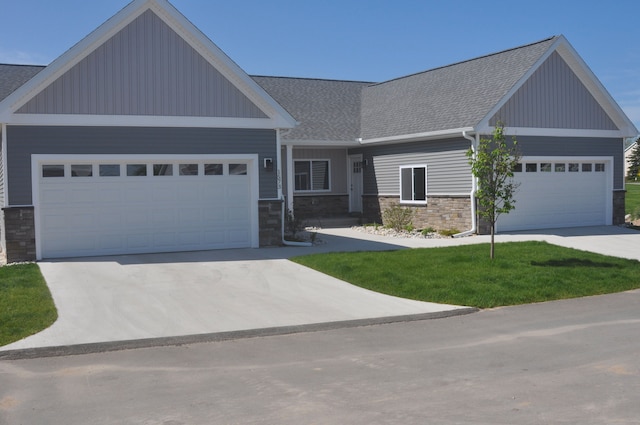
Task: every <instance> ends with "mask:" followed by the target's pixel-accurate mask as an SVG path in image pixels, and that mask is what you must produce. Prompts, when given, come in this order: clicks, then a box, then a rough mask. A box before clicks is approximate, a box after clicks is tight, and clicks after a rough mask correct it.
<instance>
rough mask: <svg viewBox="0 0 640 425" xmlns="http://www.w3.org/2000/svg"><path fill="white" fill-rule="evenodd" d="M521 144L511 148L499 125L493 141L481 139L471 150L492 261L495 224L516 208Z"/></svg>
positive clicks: (501, 126)
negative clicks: (515, 198)
mask: <svg viewBox="0 0 640 425" xmlns="http://www.w3.org/2000/svg"><path fill="white" fill-rule="evenodd" d="M517 148H518V142H517V141H516V140H515V138H514V139H513V144H512V145H511V146H509V145H508V144H507V142H506V140H505V136H504V124H502V123H500V122H499V123H497V124H496V126H495V129H494V131H493V137H492V138H491V139H486V138H481V139H480V143H479V144H478V146H477V149H476V150H475V151H474V149H473V148H472V149H469V150H468V151H467V157H468V158H469V164H470V165H471V172H472V173H473V175H474V176H475V177H476V178H477V179H478V190H477V191H476V197H477V200H478V206H479V208H478V215H479V216H480V217H482V218H484V219H486V220H487V222H488V223H489V225H490V226H491V251H490V257H491V259H492V260H493V259H494V257H495V243H494V236H495V229H496V221H497V220H498V217H500V215H501V214H508V213H509V211H511V210H512V209H514V208H515V205H514V204H515V200H514V199H513V197H514V195H515V192H516V189H517V188H518V184H517V183H516V182H514V181H513V172H514V170H515V167H516V166H517V165H518V162H519V161H520V158H521V155H520V153H519V152H518V149H517Z"/></svg>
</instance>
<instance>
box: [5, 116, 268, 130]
mask: <svg viewBox="0 0 640 425" xmlns="http://www.w3.org/2000/svg"><path fill="white" fill-rule="evenodd" d="M8 124H11V125H42V126H74V127H92V126H98V127H102V126H104V127H111V126H122V127H201V128H252V129H273V128H277V127H274V126H273V124H274V123H273V121H272V120H270V119H267V118H227V117H220V118H217V117H213V118H210V117H182V116H181V117H163V116H155V115H118V116H112V115H67V114H48V115H39V114H15V115H14V116H13V118H12V119H11V121H10V122H9V123H8Z"/></svg>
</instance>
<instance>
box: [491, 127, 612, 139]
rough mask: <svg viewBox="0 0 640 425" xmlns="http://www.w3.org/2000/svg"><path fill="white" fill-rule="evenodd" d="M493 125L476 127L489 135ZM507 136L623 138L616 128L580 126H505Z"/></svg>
mask: <svg viewBox="0 0 640 425" xmlns="http://www.w3.org/2000/svg"><path fill="white" fill-rule="evenodd" d="M493 130H494V127H491V126H487V127H483V128H478V133H480V134H486V135H490V134H491V133H493ZM504 134H505V135H507V136H538V137H585V138H589V137H593V138H602V139H612V138H613V139H619V138H623V137H624V136H623V135H622V132H621V131H618V130H586V129H580V128H538V127H505V128H504Z"/></svg>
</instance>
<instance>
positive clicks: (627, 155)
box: [624, 137, 640, 177]
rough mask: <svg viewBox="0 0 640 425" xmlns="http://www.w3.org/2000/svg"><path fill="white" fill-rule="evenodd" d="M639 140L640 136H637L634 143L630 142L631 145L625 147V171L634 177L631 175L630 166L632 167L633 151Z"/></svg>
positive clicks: (627, 174)
mask: <svg viewBox="0 0 640 425" xmlns="http://www.w3.org/2000/svg"><path fill="white" fill-rule="evenodd" d="M638 140H640V137H638V138H636V140H635V141H634V142H633V143H630V144H629V146H627V147H626V148H625V149H624V172H625V176H628V177H632V176H630V175H629V167H631V156H632V154H633V151H634V150H635V149H636V147H637V146H638Z"/></svg>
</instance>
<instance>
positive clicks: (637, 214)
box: [631, 207, 640, 221]
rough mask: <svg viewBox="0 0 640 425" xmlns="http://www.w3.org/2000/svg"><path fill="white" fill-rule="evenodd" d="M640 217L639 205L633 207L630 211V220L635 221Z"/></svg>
mask: <svg viewBox="0 0 640 425" xmlns="http://www.w3.org/2000/svg"><path fill="white" fill-rule="evenodd" d="M639 218H640V207H635V209H634V210H633V211H631V220H632V221H636V220H637V219H639Z"/></svg>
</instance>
